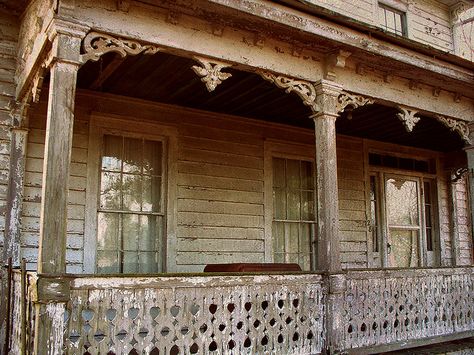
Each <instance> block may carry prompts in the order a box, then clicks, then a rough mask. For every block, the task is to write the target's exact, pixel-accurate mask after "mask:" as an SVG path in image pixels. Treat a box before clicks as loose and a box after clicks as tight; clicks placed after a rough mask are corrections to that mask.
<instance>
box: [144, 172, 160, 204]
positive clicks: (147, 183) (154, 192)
mask: <svg viewBox="0 0 474 355" xmlns="http://www.w3.org/2000/svg"><path fill="white" fill-rule="evenodd" d="M142 188H143V191H142V193H143V195H142V211H145V212H161V177H158V176H143V181H142Z"/></svg>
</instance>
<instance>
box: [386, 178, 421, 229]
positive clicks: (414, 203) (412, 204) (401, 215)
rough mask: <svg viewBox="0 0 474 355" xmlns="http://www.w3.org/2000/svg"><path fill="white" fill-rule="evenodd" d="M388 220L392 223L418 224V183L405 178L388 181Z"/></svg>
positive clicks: (400, 224)
mask: <svg viewBox="0 0 474 355" xmlns="http://www.w3.org/2000/svg"><path fill="white" fill-rule="evenodd" d="M386 195H387V220H388V223H389V224H390V225H399V226H402V225H404V226H417V225H418V223H419V216H418V184H417V182H416V181H411V180H405V179H403V178H390V179H388V180H387V181H386Z"/></svg>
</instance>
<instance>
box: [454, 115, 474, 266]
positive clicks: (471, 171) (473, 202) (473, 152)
mask: <svg viewBox="0 0 474 355" xmlns="http://www.w3.org/2000/svg"><path fill="white" fill-rule="evenodd" d="M469 131H470V134H469V139H470V140H471V142H473V144H472V145H470V146H469V147H467V148H466V149H465V151H466V155H467V168H468V183H469V187H468V189H469V206H470V210H471V211H470V212H471V215H470V217H471V238H474V123H471V124H469ZM453 202H454V201H453ZM453 259H454V258H453ZM472 263H473V264H474V260H472Z"/></svg>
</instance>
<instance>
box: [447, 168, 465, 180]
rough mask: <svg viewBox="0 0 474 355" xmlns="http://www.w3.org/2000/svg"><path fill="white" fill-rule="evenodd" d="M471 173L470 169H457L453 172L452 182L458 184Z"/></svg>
mask: <svg viewBox="0 0 474 355" xmlns="http://www.w3.org/2000/svg"><path fill="white" fill-rule="evenodd" d="M468 172H469V169H468V168H466V167H462V168H458V169H455V170H453V171H452V172H451V182H454V183H456V182H458V181H459V180H461V179H462V178H463V177H464V175H465V174H467V173H468Z"/></svg>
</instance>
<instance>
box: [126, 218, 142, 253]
mask: <svg viewBox="0 0 474 355" xmlns="http://www.w3.org/2000/svg"><path fill="white" fill-rule="evenodd" d="M122 221H123V222H122V223H123V234H122V238H123V250H129V251H131V250H138V239H139V238H140V220H139V216H138V215H136V214H123V215H122Z"/></svg>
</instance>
